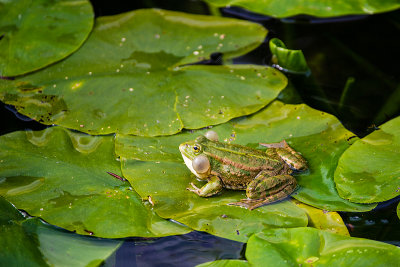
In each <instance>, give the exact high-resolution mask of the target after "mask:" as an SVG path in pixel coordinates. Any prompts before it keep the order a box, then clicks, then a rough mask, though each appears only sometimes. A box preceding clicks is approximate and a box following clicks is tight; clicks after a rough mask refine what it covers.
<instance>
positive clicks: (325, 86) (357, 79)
mask: <svg viewBox="0 0 400 267" xmlns="http://www.w3.org/2000/svg"><path fill="white" fill-rule="evenodd" d="M92 4H93V7H94V10H95V13H96V16H104V15H113V14H118V13H122V12H126V11H130V10H133V9H138V8H150V7H158V8H164V9H170V10H177V11H184V12H189V13H198V14H208V13H209V11H208V9H207V6H206V5H205V4H204V3H202V2H201V1H180V0H168V1H162V0H153V1H150V0H148V1H145V0H141V1H122V0H114V1H92ZM221 12H222V13H223V14H224V15H225V16H230V17H236V18H241V19H247V20H252V21H255V22H258V23H261V24H263V25H264V26H265V27H266V28H267V29H268V30H269V34H268V39H270V38H272V37H278V38H280V39H281V40H283V41H284V43H285V44H286V45H287V46H288V47H289V48H292V49H301V50H303V52H304V54H305V57H306V59H307V63H308V64H309V67H310V69H311V71H312V75H313V80H312V82H311V85H310V80H305V79H303V78H301V77H296V76H291V74H289V77H290V78H291V79H293V81H294V82H295V85H296V89H297V90H298V92H299V93H300V97H301V98H302V100H303V101H304V102H305V103H307V104H308V105H310V106H311V107H314V108H317V109H320V110H324V111H327V112H329V113H332V114H334V115H335V116H337V117H338V118H339V119H340V120H341V121H342V123H343V124H344V125H345V126H346V127H347V128H348V129H349V130H351V131H353V132H354V133H356V134H357V135H359V136H360V137H362V136H365V135H366V134H368V133H369V132H371V131H373V130H374V129H376V127H377V125H379V124H382V123H384V122H386V121H387V120H389V119H391V118H394V117H396V116H399V115H400V106H398V107H397V106H396V105H394V106H392V108H387V107H388V106H389V107H390V104H391V102H395V103H396V101H397V103H400V102H399V99H393V98H394V97H396V92H398V90H400V87H399V85H400V78H399V77H400V68H399V66H398V60H399V59H400V49H399V48H400V38H396V37H398V36H400V12H399V11H395V12H389V13H385V14H378V15H374V16H347V17H343V18H342V17H341V18H333V19H316V18H310V17H307V16H297V17H295V18H289V19H284V20H277V19H273V18H269V17H265V16H260V15H257V14H253V13H250V12H246V11H243V10H241V9H238V8H231V9H222V10H221ZM270 58H271V55H270V52H269V49H268V40H266V41H265V42H264V43H263V44H262V45H261V46H260V47H259V48H258V49H256V50H255V51H252V52H251V53H249V54H247V55H245V56H242V57H240V58H238V59H236V60H235V63H239V64H241V63H253V64H269V63H270ZM346 83H347V84H348V85H349V86H348V89H347V93H346V95H345V97H344V98H345V99H346V101H342V103H341V99H342V100H343V92H344V88H345V85H346ZM321 92H322V93H321ZM397 97H398V98H400V94H397ZM0 114H1V118H2V119H3V124H2V127H0V134H5V133H8V132H12V131H16V130H25V129H33V130H40V129H43V128H45V127H46V126H44V125H41V124H39V123H37V122H34V121H30V120H29V119H27V118H24V117H23V116H20V115H18V114H16V113H15V112H13V108H12V107H11V108H10V107H6V106H4V105H3V104H2V105H1V107H0ZM16 115H17V116H16ZM4 121H5V122H6V123H5V124H4ZM399 200H400V197H398V198H396V199H393V200H390V201H387V202H384V203H381V204H379V205H378V207H377V208H376V209H374V210H373V211H370V212H365V213H351V212H341V213H340V215H341V216H342V218H343V220H344V221H345V223H346V225H347V227H348V229H349V231H350V234H351V236H353V237H364V238H369V239H373V240H378V241H384V242H387V243H390V244H394V245H397V246H400V220H399V219H398V217H397V215H396V205H397V203H398V202H399ZM244 249H245V245H244V244H242V243H239V242H234V241H230V240H227V239H223V238H218V237H215V236H212V235H209V234H207V233H202V232H196V231H195V232H192V233H189V234H186V235H182V236H171V237H163V238H158V239H150V240H143V239H126V241H125V243H124V244H123V245H122V246H121V247H120V249H119V250H118V251H117V252H116V253H115V255H114V256H113V257H111V258H110V259H109V260H108V261H107V262H106V263H105V266H194V265H196V264H199V263H203V262H206V261H212V260H216V259H243V258H244Z"/></svg>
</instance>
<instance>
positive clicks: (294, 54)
mask: <svg viewBox="0 0 400 267" xmlns="http://www.w3.org/2000/svg"><path fill="white" fill-rule="evenodd" d="M269 48H270V50H271V53H272V55H273V59H272V61H273V63H274V64H277V65H279V66H280V67H281V68H284V69H286V70H287V71H289V72H309V71H310V69H309V68H308V65H307V61H306V58H305V57H304V54H303V51H301V50H291V49H287V48H286V45H285V44H284V43H283V42H282V41H281V40H279V39H278V38H272V39H271V40H270V41H269Z"/></svg>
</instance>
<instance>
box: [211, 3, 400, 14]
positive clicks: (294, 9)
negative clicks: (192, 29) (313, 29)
mask: <svg viewBox="0 0 400 267" xmlns="http://www.w3.org/2000/svg"><path fill="white" fill-rule="evenodd" d="M206 2H208V3H209V4H212V5H215V6H218V7H226V6H239V7H242V8H246V9H248V10H250V11H253V12H256V13H261V14H265V15H269V16H273V17H279V18H282V17H289V16H294V15H300V14H306V15H311V16H316V17H336V16H343V15H361V14H373V13H379V12H385V11H390V10H395V9H397V8H399V7H400V4H399V2H398V1H397V0H387V1H379V0H372V1H371V0H361V1H357V0H348V1H343V0H342V1H332V0H331V1H322V0H308V1H304V0H295V1H293V0H283V1H282V0H268V1H257V0H206Z"/></svg>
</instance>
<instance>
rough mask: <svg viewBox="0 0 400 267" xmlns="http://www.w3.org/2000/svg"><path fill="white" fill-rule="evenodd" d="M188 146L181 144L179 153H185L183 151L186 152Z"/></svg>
mask: <svg viewBox="0 0 400 267" xmlns="http://www.w3.org/2000/svg"><path fill="white" fill-rule="evenodd" d="M188 146H189V144H188V143H183V144H180V145H179V151H180V152H181V153H183V151H185V149H187V148H188Z"/></svg>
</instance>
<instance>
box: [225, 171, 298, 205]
mask: <svg viewBox="0 0 400 267" xmlns="http://www.w3.org/2000/svg"><path fill="white" fill-rule="evenodd" d="M296 187H297V181H296V179H295V178H294V177H293V176H290V175H287V174H285V175H276V176H268V173H267V172H266V171H261V172H260V173H259V174H258V175H257V176H256V178H254V180H253V181H251V182H250V183H249V185H248V186H247V189H246V196H247V198H248V199H242V200H241V201H240V202H235V203H229V205H236V206H242V207H245V208H247V209H250V210H252V209H255V208H258V207H260V206H262V205H265V204H269V203H272V202H276V201H279V200H282V199H284V198H286V197H288V196H289V195H290V194H292V193H293V191H294V190H295V189H296Z"/></svg>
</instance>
